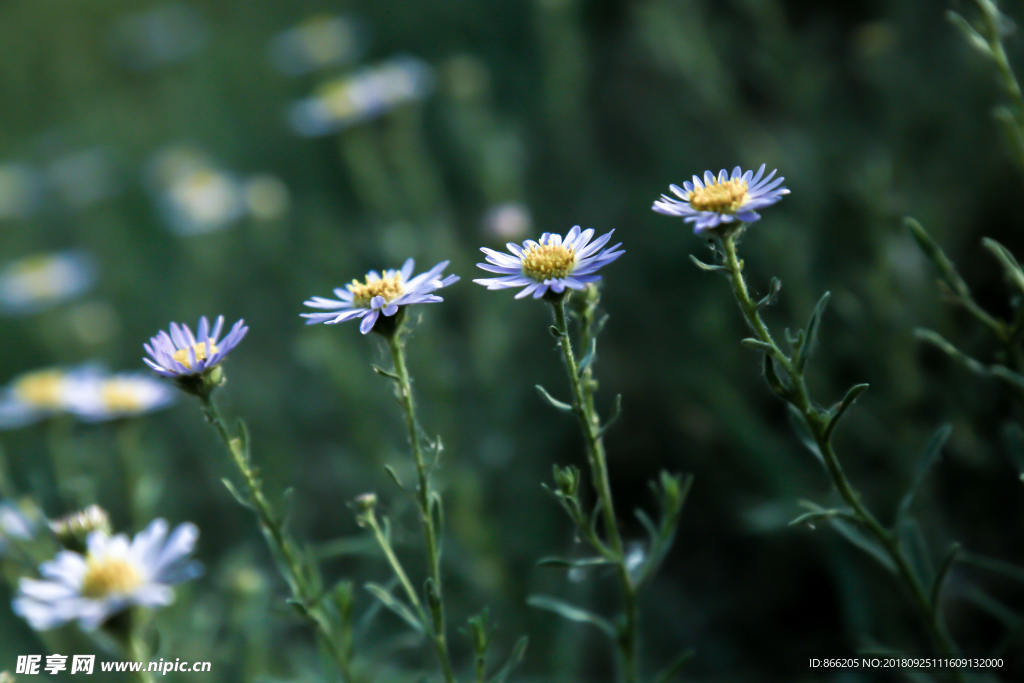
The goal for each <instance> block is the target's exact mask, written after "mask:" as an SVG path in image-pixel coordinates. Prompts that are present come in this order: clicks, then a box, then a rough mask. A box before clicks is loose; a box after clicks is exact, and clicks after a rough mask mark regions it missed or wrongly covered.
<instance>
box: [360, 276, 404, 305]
mask: <svg viewBox="0 0 1024 683" xmlns="http://www.w3.org/2000/svg"><path fill="white" fill-rule="evenodd" d="M345 289H347V290H348V291H350V292H352V305H353V306H355V307H356V308H369V306H370V300H371V299H373V297H375V296H382V297H384V301H391V300H392V299H397V298H398V297H400V296H402V295H403V294H405V287H404V286H403V285H402V275H401V273H396V274H395V276H394V277H386V278H382V279H380V280H370V279H369V278H367V279H366V282H360V281H359V280H353V281H352V284H350V285H345Z"/></svg>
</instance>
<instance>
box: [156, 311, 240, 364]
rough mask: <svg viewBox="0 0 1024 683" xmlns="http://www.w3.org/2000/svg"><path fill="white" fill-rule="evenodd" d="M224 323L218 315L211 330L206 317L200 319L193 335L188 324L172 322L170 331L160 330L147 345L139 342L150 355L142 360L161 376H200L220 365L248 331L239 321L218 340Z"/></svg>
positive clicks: (222, 317)
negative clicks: (196, 332)
mask: <svg viewBox="0 0 1024 683" xmlns="http://www.w3.org/2000/svg"><path fill="white" fill-rule="evenodd" d="M223 326H224V316H222V315H221V316H217V321H216V322H215V323H214V325H213V329H212V330H211V329H210V323H209V321H208V320H207V319H206V316H203V317H202V318H200V319H199V327H198V328H197V331H198V334H196V335H194V334H192V330H190V329H189V328H188V325H184V324H183V325H181V326H179V325H178V323H171V333H170V334H167V332H164V331H163V330H160V332H159V333H158V334H157V335H156V336H155V337H153V338H152V339H150V340H149V343H148V344H143V345H142V346H143V348H144V349H146V353H148V354H149V358H143V359H142V360H143V361H144V362H145V363H146V365H148V366H149V367H150V369H152V370H153V372H155V373H156V374H158V375H160V376H161V377H168V378H171V379H173V378H176V377H188V376H195V375H201V374H203V373H204V372H206V371H207V370H210V369H212V368H214V367H216V366H217V365H219V364H220V363H221V361H223V360H224V358H225V357H227V355H228V354H229V353H231V350H232V349H234V348H235V347H236V346H238V342H240V341H242V338H243V337H244V336H245V333H246V332H248V331H249V328H248V327H246V326H245V321H244V320H239V321H238V322H236V323H235V324H234V325H233V326H232V327H231V331H230V332H228V335H227V336H226V337H224V339H223V340H222V341H218V338H219V337H220V332H221V328H222V327H223ZM151 359H152V360H151Z"/></svg>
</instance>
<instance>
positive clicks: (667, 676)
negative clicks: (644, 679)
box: [654, 650, 694, 683]
mask: <svg viewBox="0 0 1024 683" xmlns="http://www.w3.org/2000/svg"><path fill="white" fill-rule="evenodd" d="M693 654H694V652H693V650H687V651H686V652H684V653H683V654H681V655H679V656H678V657H676V658H675V659H674V660H672V663H671V664H669V665H668V666H666V667H665V668H664V669H662V670H661V671H659V672H658V675H657V676H655V677H654V683H670V682H671V681H673V680H674V679H675V678H676V677H677V676H678V675H679V674H680V673H682V671H683V667H684V666H686V663H687V662H688V661H690V659H691V658H692V657H693Z"/></svg>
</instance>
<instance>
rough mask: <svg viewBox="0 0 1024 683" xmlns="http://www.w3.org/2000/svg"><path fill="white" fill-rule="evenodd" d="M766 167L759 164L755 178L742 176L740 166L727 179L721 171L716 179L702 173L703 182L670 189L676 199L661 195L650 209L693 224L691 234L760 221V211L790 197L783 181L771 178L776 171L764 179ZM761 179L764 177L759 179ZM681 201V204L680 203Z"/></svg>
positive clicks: (671, 186)
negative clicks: (783, 185)
mask: <svg viewBox="0 0 1024 683" xmlns="http://www.w3.org/2000/svg"><path fill="white" fill-rule="evenodd" d="M764 169H765V164H761V168H760V169H758V171H757V175H754V172H753V171H747V172H745V173H744V172H743V171H742V170H741V169H740V167H739V166H737V167H736V168H734V169H733V170H732V175H731V176H730V175H729V174H728V173H727V172H726V170H725V169H724V168H723V169H722V170H721V171H719V172H718V175H717V176H715V175H714V174H713V173H711V171H705V172H704V181H703V182H701V179H700V178H698V177H697V176H693V182H692V183H691V182H690V181H686V182H684V183H683V187H679V186H677V185H670V186H669V187H670V188H671V190H672V193H673V194H675V195H676V196H677V197H679V199H675V198H673V197H668V196H666V195H661V199H659V200H658V201H656V202H654V205H653V206H652V207H651V209H652V210H653V211H656V212H657V213H661V214H665V215H666V216H680V217H682V219H683V220H684V221H686V222H687V223H693V224H694V225H693V231H694V232H697V233H699V232H703V231H704V230H710V229H712V228H717V227H718V226H719V225H722V224H730V223H734V222H740V223H753V222H754V221H756V220H760V218H761V216H760V214H758V213H757V211H758V210H759V209H763V208H765V207H767V206H771V205H772V204H774V203H775V202H777V201H779V200H780V199H782V197H783V196H784V195H787V194H789V190H787V189H786V188H784V187H780V185H781V184H782V181H783V180H785V178H775V179H774V180H772V178H773V177H774V176H775V171H772V172H771V173H769V174H768V175H767V176H764ZM762 176H764V177H762ZM680 200H681V201H680Z"/></svg>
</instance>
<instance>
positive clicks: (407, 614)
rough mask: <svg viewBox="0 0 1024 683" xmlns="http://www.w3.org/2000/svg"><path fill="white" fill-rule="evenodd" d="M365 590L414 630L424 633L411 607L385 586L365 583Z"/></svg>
mask: <svg viewBox="0 0 1024 683" xmlns="http://www.w3.org/2000/svg"><path fill="white" fill-rule="evenodd" d="M365 587H366V590H368V591H370V593H372V594H373V596H374V597H375V598H377V599H378V600H380V602H381V604H382V605H384V606H385V607H387V608H388V609H389V610H391V611H392V612H394V613H395V614H397V615H398V616H400V617H401V618H402V619H403V620H404V621H405V622H406V623H407V624H409V626H412V628H413V629H414V630H416V631H417V632H419V633H425V632H426V631H425V629H424V626H423V624H422V623H420V620H419V618H418V617H417V616H416V614H415V613H414V612H413V611H412V609H411V608H410V607H409V606H408V605H407V604H405V603H404V602H402V601H401V600H399V599H398V598H396V597H395V596H394V595H392V594H391V592H390V591H388V589H387V588H385V587H384V586H381V585H380V584H377V583H368V584H366V586H365Z"/></svg>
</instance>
